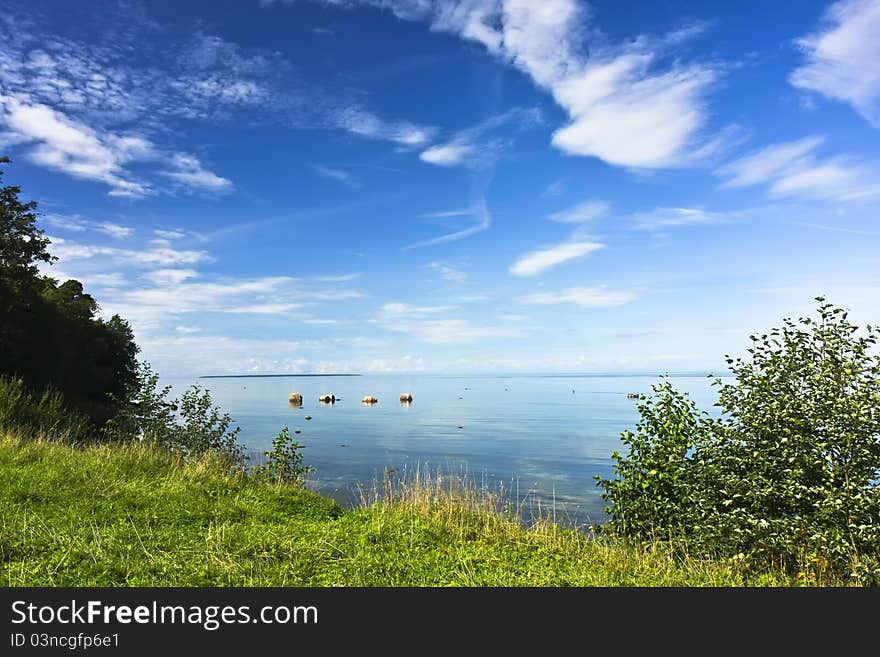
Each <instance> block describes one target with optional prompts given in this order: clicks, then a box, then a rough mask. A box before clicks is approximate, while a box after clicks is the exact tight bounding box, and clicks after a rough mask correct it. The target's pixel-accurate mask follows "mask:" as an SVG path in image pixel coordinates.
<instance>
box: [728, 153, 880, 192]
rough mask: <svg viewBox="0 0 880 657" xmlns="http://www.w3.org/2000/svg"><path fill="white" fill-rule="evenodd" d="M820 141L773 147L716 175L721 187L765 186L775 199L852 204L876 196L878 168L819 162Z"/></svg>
mask: <svg viewBox="0 0 880 657" xmlns="http://www.w3.org/2000/svg"><path fill="white" fill-rule="evenodd" d="M823 141H824V140H823V138H821V137H807V138H804V139H800V140H798V141H794V142H787V143H782V144H773V145H771V146H768V147H766V148H763V149H761V150H760V151H758V152H755V153H751V154H749V155H746V156H744V157H742V158H740V159H738V160H735V161H733V162H730V163H728V164H726V165H725V166H723V167H721V168H720V169H718V171H716V173H717V174H718V175H719V176H722V177H726V178H727V180H726V181H725V182H724V183H722V187H744V186H748V185H756V184H762V183H766V184H768V185H769V189H770V193H771V194H774V195H776V196H803V197H807V198H815V199H823V200H831V201H855V200H860V199H864V198H869V197H873V196H878V195H880V182H878V181H880V167H878V166H877V165H876V164H865V163H864V162H860V161H856V160H854V159H852V158H847V157H843V156H838V157H833V158H830V159H819V158H818V157H817V156H816V155H815V154H814V151H815V150H816V149H817V148H818V147H819V146H820V145H821V144H822V143H823Z"/></svg>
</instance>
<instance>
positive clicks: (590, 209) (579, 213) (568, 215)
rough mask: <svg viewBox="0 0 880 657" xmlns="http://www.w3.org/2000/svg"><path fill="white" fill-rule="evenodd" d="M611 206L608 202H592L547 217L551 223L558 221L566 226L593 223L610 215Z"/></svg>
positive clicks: (585, 202)
mask: <svg viewBox="0 0 880 657" xmlns="http://www.w3.org/2000/svg"><path fill="white" fill-rule="evenodd" d="M610 209H611V204H610V203H608V201H600V200H590V201H583V202H582V203H578V204H577V205H574V206H572V207H570V208H566V209H565V210H560V211H558V212H554V213H553V214H549V215H547V218H548V219H549V220H550V221H558V222H561V223H566V224H580V223H583V222H585V221H591V220H592V219H597V218H599V217H602V216H604V215H606V214H608V211H609V210H610Z"/></svg>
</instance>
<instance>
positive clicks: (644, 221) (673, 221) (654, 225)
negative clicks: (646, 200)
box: [633, 208, 722, 230]
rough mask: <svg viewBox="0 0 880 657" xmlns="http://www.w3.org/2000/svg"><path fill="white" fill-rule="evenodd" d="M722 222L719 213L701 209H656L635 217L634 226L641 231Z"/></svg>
mask: <svg viewBox="0 0 880 657" xmlns="http://www.w3.org/2000/svg"><path fill="white" fill-rule="evenodd" d="M719 221H722V217H721V215H719V214H718V213H717V212H708V211H706V210H701V209H699V208H655V209H653V210H651V211H650V212H642V213H639V214H636V215H634V216H633V225H634V226H635V227H636V228H639V229H641V230H658V229H664V228H679V227H681V226H693V225H697V224H712V223H717V222H719Z"/></svg>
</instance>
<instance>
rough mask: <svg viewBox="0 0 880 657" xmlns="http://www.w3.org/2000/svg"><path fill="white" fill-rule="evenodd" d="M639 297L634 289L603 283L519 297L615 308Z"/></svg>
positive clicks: (521, 298)
mask: <svg viewBox="0 0 880 657" xmlns="http://www.w3.org/2000/svg"><path fill="white" fill-rule="evenodd" d="M638 298H639V293H638V292H636V291H634V290H609V289H607V287H606V286H604V285H599V286H595V287H570V288H568V289H565V290H561V291H559V292H537V293H535V294H529V295H526V296H524V297H520V299H519V300H520V301H522V302H523V303H537V304H543V305H555V304H574V305H576V306H580V307H582V308H616V307H618V306H625V305H626V304H628V303H632V302H633V301H635V300H636V299H638Z"/></svg>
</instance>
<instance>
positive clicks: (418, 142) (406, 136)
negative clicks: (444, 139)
mask: <svg viewBox="0 0 880 657" xmlns="http://www.w3.org/2000/svg"><path fill="white" fill-rule="evenodd" d="M336 123H337V124H338V125H339V127H341V128H343V129H345V130H348V131H349V132H351V133H353V134H356V135H359V136H361V137H368V138H370V139H382V140H385V141H391V142H394V143H396V144H399V145H400V146H409V147H417V146H422V145H424V144H425V143H426V142H428V141H429V140H430V139H431V136H432V135H433V134H434V132H435V129H434V128H431V127H428V126H419V125H415V124H414V123H410V122H408V121H396V122H395V121H385V120H383V119H380V118H379V117H378V116H376V115H375V114H371V113H370V112H368V111H366V110H363V109H359V108H354V107H350V108H347V109H345V110H342V111H341V112H339V113H338V114H337V116H336Z"/></svg>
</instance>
